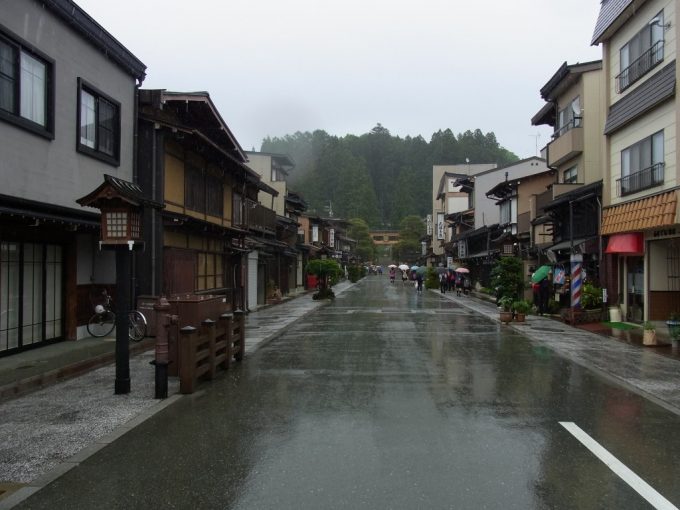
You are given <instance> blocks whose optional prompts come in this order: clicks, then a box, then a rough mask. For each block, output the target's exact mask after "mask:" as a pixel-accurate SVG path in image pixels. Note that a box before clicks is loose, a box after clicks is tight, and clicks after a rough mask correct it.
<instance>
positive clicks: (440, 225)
mask: <svg viewBox="0 0 680 510" xmlns="http://www.w3.org/2000/svg"><path fill="white" fill-rule="evenodd" d="M437 239H440V240H443V239H444V213H443V212H441V213H437Z"/></svg>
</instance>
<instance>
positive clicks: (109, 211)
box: [76, 175, 153, 395]
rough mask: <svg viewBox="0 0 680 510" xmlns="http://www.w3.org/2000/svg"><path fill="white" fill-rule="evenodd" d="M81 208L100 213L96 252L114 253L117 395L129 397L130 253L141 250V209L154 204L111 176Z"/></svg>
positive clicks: (138, 190) (135, 187)
mask: <svg viewBox="0 0 680 510" xmlns="http://www.w3.org/2000/svg"><path fill="white" fill-rule="evenodd" d="M76 202H77V203H78V204H80V205H81V206H82V207H94V208H96V209H99V210H100V211H101V239H100V241H99V249H100V250H102V249H108V250H113V251H115V253H116V312H117V313H116V379H115V383H114V391H115V394H116V395H121V394H126V393H130V349H129V338H128V328H129V318H128V312H129V310H130V308H131V306H130V304H131V303H130V301H131V296H130V276H131V275H130V259H131V253H132V251H133V250H141V249H143V248H144V243H143V241H142V221H141V218H142V208H143V206H144V205H145V204H153V202H152V201H150V200H148V199H146V198H144V196H143V193H142V190H141V188H140V187H139V186H138V185H136V184H134V183H132V182H128V181H124V180H122V179H119V178H117V177H113V176H111V175H104V182H103V183H102V184H101V185H100V186H99V187H98V188H97V189H95V190H94V191H92V192H91V193H89V194H88V195H85V196H84V197H82V198H79V199H78V200H76Z"/></svg>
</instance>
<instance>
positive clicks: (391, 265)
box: [389, 264, 397, 283]
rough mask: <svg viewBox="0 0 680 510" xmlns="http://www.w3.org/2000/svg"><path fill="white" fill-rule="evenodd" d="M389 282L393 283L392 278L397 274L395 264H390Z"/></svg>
mask: <svg viewBox="0 0 680 510" xmlns="http://www.w3.org/2000/svg"><path fill="white" fill-rule="evenodd" d="M389 274H390V283H394V278H395V277H396V276H397V266H395V265H394V264H390V271H389Z"/></svg>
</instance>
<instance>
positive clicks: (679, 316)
mask: <svg viewBox="0 0 680 510" xmlns="http://www.w3.org/2000/svg"><path fill="white" fill-rule="evenodd" d="M666 326H668V333H669V334H670V336H671V338H672V339H673V340H680V313H678V312H673V313H671V314H670V316H669V317H668V320H667V321H666Z"/></svg>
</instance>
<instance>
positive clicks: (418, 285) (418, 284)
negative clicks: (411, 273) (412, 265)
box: [416, 272, 423, 294]
mask: <svg viewBox="0 0 680 510" xmlns="http://www.w3.org/2000/svg"><path fill="white" fill-rule="evenodd" d="M416 290H417V291H418V294H422V293H423V274H422V273H418V272H416Z"/></svg>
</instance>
